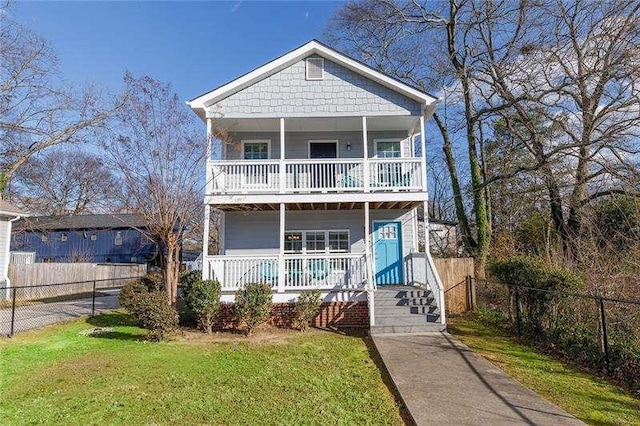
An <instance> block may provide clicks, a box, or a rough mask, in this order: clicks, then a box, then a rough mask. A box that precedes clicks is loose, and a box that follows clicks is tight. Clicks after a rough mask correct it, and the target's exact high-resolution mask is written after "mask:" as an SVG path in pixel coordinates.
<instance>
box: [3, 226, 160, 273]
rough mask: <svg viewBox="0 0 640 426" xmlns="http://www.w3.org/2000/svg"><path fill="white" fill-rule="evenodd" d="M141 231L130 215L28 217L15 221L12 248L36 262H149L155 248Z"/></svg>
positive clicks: (141, 228) (152, 258)
mask: <svg viewBox="0 0 640 426" xmlns="http://www.w3.org/2000/svg"><path fill="white" fill-rule="evenodd" d="M144 230H145V225H144V223H143V221H142V220H140V218H139V217H137V216H136V215H133V214H96V215H80V216H35V217H28V218H25V219H22V220H19V221H17V222H16V223H15V224H14V229H13V235H12V239H11V250H12V251H23V252H35V253H36V262H92V263H148V262H152V261H153V260H154V259H155V257H156V251H157V249H156V245H155V244H154V243H153V241H152V240H150V239H149V238H148V237H147V236H146V235H145V234H144Z"/></svg>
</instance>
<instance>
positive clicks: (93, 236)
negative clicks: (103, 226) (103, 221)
mask: <svg viewBox="0 0 640 426" xmlns="http://www.w3.org/2000/svg"><path fill="white" fill-rule="evenodd" d="M97 239H98V236H97V235H96V234H95V233H94V234H91V241H96V240H97Z"/></svg>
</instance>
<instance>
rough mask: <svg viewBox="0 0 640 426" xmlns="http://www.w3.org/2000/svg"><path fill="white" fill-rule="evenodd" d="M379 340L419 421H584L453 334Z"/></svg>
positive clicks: (379, 337) (376, 340)
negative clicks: (512, 376)
mask: <svg viewBox="0 0 640 426" xmlns="http://www.w3.org/2000/svg"><path fill="white" fill-rule="evenodd" d="M373 341H374V344H375V346H376V348H377V349H378V352H379V353H380V355H381V356H382V360H383V361H384V364H385V366H386V367H387V370H388V371H389V374H390V375H391V379H392V380H393V382H394V384H395V386H396V387H397V389H398V391H399V393H400V395H401V397H402V399H403V401H404V403H405V405H406V407H407V409H408V411H409V413H410V414H411V416H412V417H413V419H414V421H415V422H416V424H418V425H435V424H439V425H442V424H446V425H514V424H516V425H517V424H522V425H581V424H583V423H582V422H580V421H579V420H577V419H576V418H575V417H572V416H571V415H570V414H568V413H566V412H564V411H562V410H561V409H560V408H558V407H556V406H555V405H553V404H551V403H549V402H547V401H545V400H544V399H542V397H541V396H539V395H538V394H536V393H535V392H532V391H531V390H529V389H527V388H525V387H523V386H522V385H520V384H519V383H518V382H516V381H515V380H513V379H511V378H510V377H509V376H507V375H506V374H505V373H504V372H502V371H501V370H499V369H498V368H496V367H494V366H493V365H492V364H491V363H490V362H489V361H487V360H485V359H484V358H482V357H481V356H480V355H478V354H475V353H474V352H473V351H471V349H469V348H468V347H467V346H465V345H463V344H462V343H460V342H458V341H457V340H455V339H453V338H452V337H451V336H450V335H449V334H447V333H430V334H411V335H410V334H404V335H398V334H395V335H390V334H388V335H375V336H373Z"/></svg>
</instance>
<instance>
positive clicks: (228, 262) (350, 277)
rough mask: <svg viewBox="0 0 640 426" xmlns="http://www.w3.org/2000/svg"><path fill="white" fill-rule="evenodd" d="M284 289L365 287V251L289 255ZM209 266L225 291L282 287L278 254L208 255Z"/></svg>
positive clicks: (285, 266) (211, 273)
mask: <svg viewBox="0 0 640 426" xmlns="http://www.w3.org/2000/svg"><path fill="white" fill-rule="evenodd" d="M283 261H284V271H285V274H284V277H283V284H284V285H283V286H282V287H281V290H282V291H286V290H304V289H314V288H318V289H323V290H364V289H365V284H366V263H365V256H364V254H351V253H345V254H317V255H299V254H291V255H289V254H288V255H285V257H284V259H283ZM205 267H206V268H209V276H210V277H211V278H214V279H217V280H218V281H219V282H220V286H221V288H222V290H223V291H235V290H237V289H238V288H240V287H242V286H244V285H246V284H248V283H252V282H262V283H267V284H270V285H271V287H272V288H273V289H274V290H278V283H279V281H280V280H279V274H278V271H279V270H280V268H279V256H278V255H259V256H244V255H224V256H208V257H207V258H206V259H205Z"/></svg>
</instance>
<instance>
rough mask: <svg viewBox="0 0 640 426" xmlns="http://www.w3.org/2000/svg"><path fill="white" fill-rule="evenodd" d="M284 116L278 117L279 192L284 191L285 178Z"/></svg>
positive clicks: (282, 192)
mask: <svg viewBox="0 0 640 426" xmlns="http://www.w3.org/2000/svg"><path fill="white" fill-rule="evenodd" d="M284 157H285V155H284V118H280V167H279V170H278V179H280V193H281V194H284V192H285V183H286V178H287V170H286V166H285V164H284Z"/></svg>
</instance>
